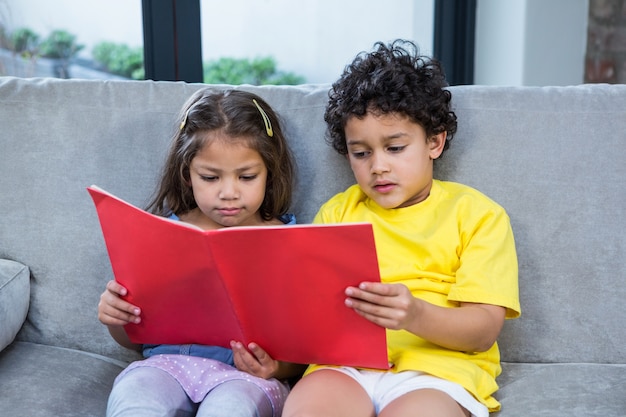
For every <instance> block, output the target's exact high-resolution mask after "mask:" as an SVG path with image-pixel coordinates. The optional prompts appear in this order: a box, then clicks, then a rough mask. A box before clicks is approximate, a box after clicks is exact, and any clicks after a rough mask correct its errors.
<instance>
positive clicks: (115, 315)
mask: <svg viewBox="0 0 626 417" xmlns="http://www.w3.org/2000/svg"><path fill="white" fill-rule="evenodd" d="M126 293H127V290H126V288H124V287H123V286H121V285H120V284H119V283H118V282H117V281H114V280H111V281H109V282H108V283H107V286H106V290H104V292H103V293H102V294H101V295H100V302H99V303H98V320H100V322H101V323H102V324H106V325H107V326H123V325H125V324H128V323H139V322H140V321H141V317H139V315H140V314H141V310H140V309H139V307H137V306H135V305H133V304H131V303H129V302H127V301H125V300H123V299H122V298H121V297H122V296H124V295H126Z"/></svg>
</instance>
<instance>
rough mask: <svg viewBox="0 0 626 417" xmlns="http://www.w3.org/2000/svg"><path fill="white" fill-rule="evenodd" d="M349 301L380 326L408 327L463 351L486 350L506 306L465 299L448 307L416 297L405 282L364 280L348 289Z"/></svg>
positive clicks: (498, 327) (492, 340)
mask: <svg viewBox="0 0 626 417" xmlns="http://www.w3.org/2000/svg"><path fill="white" fill-rule="evenodd" d="M346 295H347V296H348V298H347V299H346V305H347V306H348V307H351V308H353V309H354V310H355V311H356V312H357V313H358V314H360V315H361V316H363V317H365V318H366V319H368V320H370V321H372V322H374V323H376V324H378V325H379V326H382V327H385V328H388V329H393V330H400V329H404V330H407V331H409V332H411V333H413V334H415V335H417V336H419V337H421V338H423V339H425V340H428V341H429V342H431V343H435V344H437V345H439V346H443V347H445V348H448V349H452V350H458V351H463V352H483V351H486V350H488V349H489V348H490V347H491V346H492V345H493V344H494V343H495V341H496V339H497V337H498V335H499V334H500V330H502V326H503V325H504V318H505V314H506V309H505V308H504V307H501V306H495V305H490V304H474V303H461V305H460V307H458V308H445V307H440V306H436V305H434V304H431V303H428V302H426V301H424V300H421V299H419V298H416V297H414V296H413V295H412V294H411V292H410V291H409V289H408V288H407V287H406V286H404V285H402V284H381V283H373V282H364V283H362V284H361V285H360V286H359V288H355V287H349V288H348V289H346Z"/></svg>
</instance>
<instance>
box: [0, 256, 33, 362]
mask: <svg viewBox="0 0 626 417" xmlns="http://www.w3.org/2000/svg"><path fill="white" fill-rule="evenodd" d="M29 299H30V271H29V269H28V267H27V266H26V265H22V264H21V263H19V262H15V261H10V260H8V259H0V323H2V325H1V326H0V351H1V350H2V349H4V348H5V347H7V346H8V345H9V343H11V342H12V341H13V339H15V335H16V334H17V332H18V331H19V330H20V328H21V327H22V323H24V320H25V319H26V313H28V304H29Z"/></svg>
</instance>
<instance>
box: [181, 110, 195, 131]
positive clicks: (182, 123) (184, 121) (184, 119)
mask: <svg viewBox="0 0 626 417" xmlns="http://www.w3.org/2000/svg"><path fill="white" fill-rule="evenodd" d="M191 107H193V106H191ZM191 107H189V108H188V109H187V112H186V113H185V117H184V118H183V121H182V122H180V127H179V128H178V130H180V131H182V130H183V129H184V128H185V125H186V124H187V117H188V116H189V111H191Z"/></svg>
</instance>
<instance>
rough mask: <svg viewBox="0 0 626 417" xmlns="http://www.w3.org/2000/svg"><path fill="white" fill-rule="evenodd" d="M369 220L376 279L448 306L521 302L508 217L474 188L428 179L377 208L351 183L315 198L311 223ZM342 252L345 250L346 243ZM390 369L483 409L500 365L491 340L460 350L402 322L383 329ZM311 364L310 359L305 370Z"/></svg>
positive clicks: (491, 404)
mask: <svg viewBox="0 0 626 417" xmlns="http://www.w3.org/2000/svg"><path fill="white" fill-rule="evenodd" d="M351 222H368V223H371V224H372V226H373V229H374V240H375V242H376V251H377V257H378V264H379V267H380V274H381V280H382V281H383V282H385V283H402V284H404V285H406V286H407V287H408V288H409V290H411V292H412V294H413V295H414V296H415V297H419V298H421V299H423V300H426V301H428V302H430V303H432V304H435V305H438V306H443V307H450V308H454V307H457V306H459V303H460V302H471V303H483V304H493V305H499V306H503V307H506V309H507V311H506V317H507V318H515V317H518V316H519V315H520V312H521V309H520V304H519V296H518V283H517V255H516V251H515V243H514V240H513V232H512V230H511V226H510V222H509V217H508V215H507V214H506V212H505V211H504V209H503V208H502V207H500V206H499V205H498V204H496V203H495V202H493V201H492V200H490V199H489V198H488V197H486V196H485V195H483V194H481V193H480V192H478V191H476V190H474V189H472V188H470V187H468V186H465V185H461V184H457V183H452V182H443V181H438V180H433V185H432V189H431V192H430V195H429V196H428V198H427V199H426V200H424V201H422V202H420V203H418V204H415V205H413V206H410V207H404V208H400V209H384V208H382V207H380V206H378V205H377V204H376V203H375V202H374V201H372V200H370V199H369V198H368V197H367V196H366V195H365V194H364V193H363V192H362V191H361V189H360V188H359V187H358V185H354V186H352V187H350V188H348V189H347V190H346V191H345V192H343V193H340V194H337V195H336V196H334V197H332V198H331V199H330V200H329V201H328V202H327V203H326V204H324V205H323V206H322V208H321V209H320V211H319V212H318V214H317V215H316V217H315V219H314V223H351ZM348 256H349V250H348ZM387 346H388V353H389V362H390V363H391V364H393V368H392V371H393V372H400V371H404V370H417V371H422V372H426V373H428V374H431V375H435V376H437V377H440V378H443V379H446V380H449V381H453V382H456V383H458V384H460V385H462V386H463V387H465V388H466V389H467V390H468V391H469V392H470V393H472V394H473V395H474V396H475V397H476V398H477V399H478V400H479V401H480V402H482V403H483V404H485V405H486V406H487V407H488V408H489V409H490V411H496V410H498V409H499V407H500V404H499V403H498V401H496V399H495V398H493V397H492V394H493V393H494V392H495V391H496V390H497V389H498V386H497V384H496V381H495V378H496V376H498V375H499V374H500V372H501V367H500V353H499V350H498V346H497V344H494V345H493V346H492V347H491V348H490V349H489V350H488V351H486V352H459V351H454V350H450V349H446V348H443V347H441V346H438V345H435V344H432V343H429V342H427V341H426V340H424V339H422V338H420V337H417V336H415V335H414V334H412V333H409V332H407V331H404V330H389V329H387ZM317 367H318V366H317V365H311V367H309V369H308V370H307V373H309V372H312V371H314V370H315V369H316V368H317Z"/></svg>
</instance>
